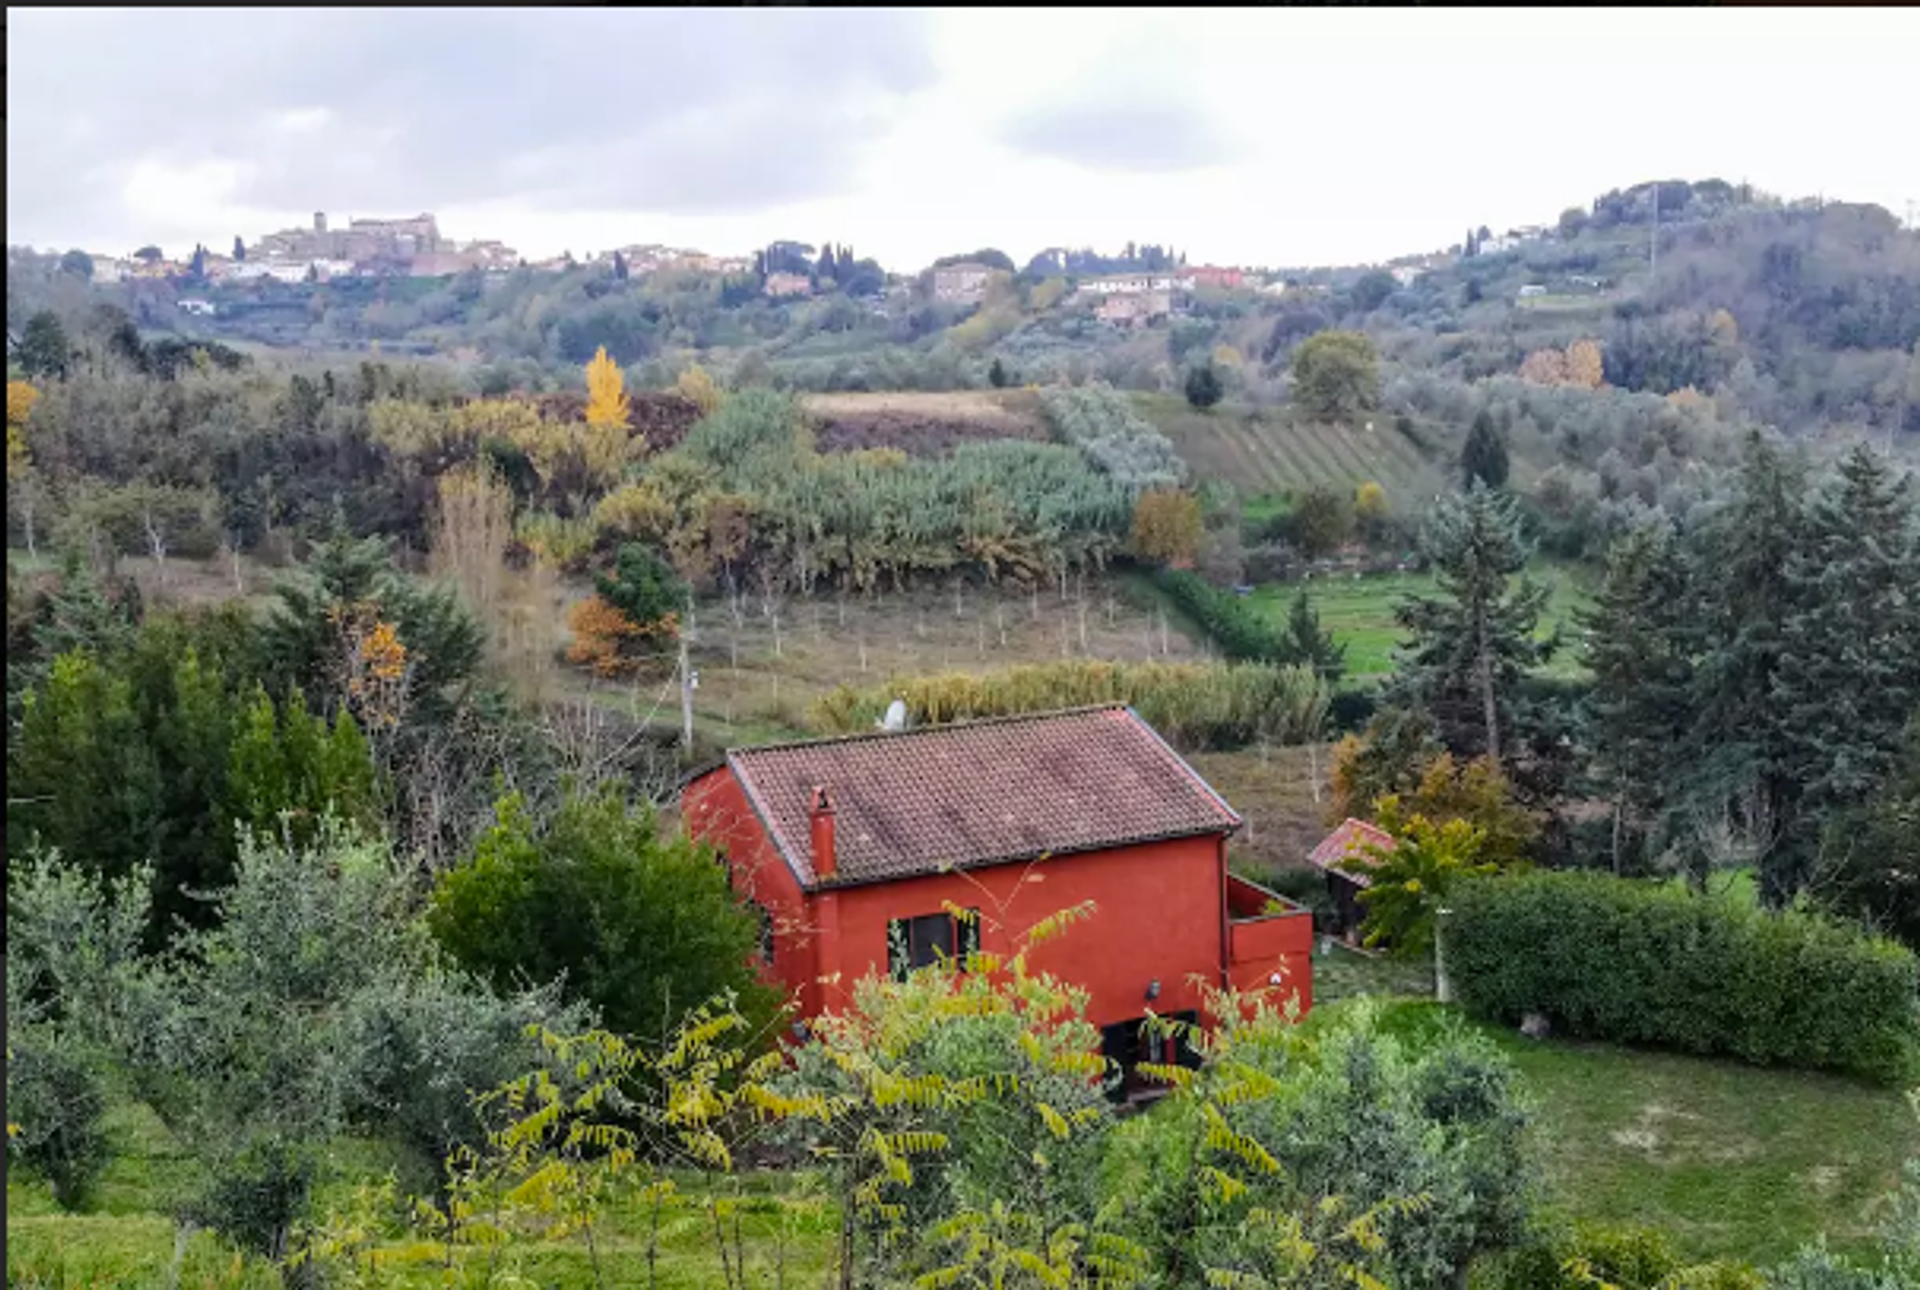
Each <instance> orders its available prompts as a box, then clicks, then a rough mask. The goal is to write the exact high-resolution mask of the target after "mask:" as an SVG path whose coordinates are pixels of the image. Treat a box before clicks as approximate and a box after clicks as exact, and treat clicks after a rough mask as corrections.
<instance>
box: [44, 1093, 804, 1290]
mask: <svg viewBox="0 0 1920 1290" xmlns="http://www.w3.org/2000/svg"><path fill="white" fill-rule="evenodd" d="M109 1129H110V1132H111V1134H112V1136H113V1140H114V1145H115V1148H116V1152H117V1154H116V1157H115V1159H114V1161H113V1163H112V1164H111V1166H110V1167H109V1168H108V1170H107V1173H106V1176H105V1177H104V1178H103V1179H102V1181H101V1183H100V1186H99V1188H98V1192H97V1195H96V1196H95V1198H94V1199H93V1201H92V1202H91V1204H90V1205H89V1206H88V1208H87V1210H86V1212H82V1213H73V1214H70V1213H66V1212H63V1211H62V1210H61V1209H60V1208H59V1206H58V1205H56V1204H55V1202H54V1200H53V1198H52V1196H51V1195H50V1194H49V1193H48V1191H47V1190H46V1188H45V1187H44V1186H43V1185H42V1184H40V1183H38V1182H34V1181H31V1180H29V1179H27V1178H26V1177H24V1176H23V1175H21V1174H18V1173H10V1174H9V1176H8V1179H7V1284H8V1285H9V1286H22V1287H35V1288H36V1290H37V1288H39V1287H46V1288H47V1290H53V1288H54V1287H59V1288H60V1290H67V1288H68V1287H79V1286H86V1287H96V1286H97V1287H108V1286H112V1287H126V1288H127V1290H145V1288H147V1287H159V1286H163V1285H165V1284H167V1280H168V1277H167V1273H168V1267H169V1264H170V1263H171V1261H172V1259H173V1254H174V1239H175V1229H174V1224H173V1221H172V1219H171V1218H170V1217H168V1207H169V1205H170V1204H171V1202H172V1200H173V1198H175V1197H177V1196H180V1195H183V1194H185V1189H186V1187H187V1185H188V1184H190V1183H191V1181H192V1175H191V1165H190V1164H189V1163H188V1161H187V1159H186V1157H185V1155H184V1154H183V1153H182V1152H181V1150H180V1148H179V1147H178V1145H177V1144H176V1143H174V1142H173V1141H172V1139H171V1138H170V1137H169V1136H168V1134H167V1131H166V1129H165V1128H164V1127H162V1126H161V1124H160V1123H159V1121H158V1120H156V1119H155V1118H154V1117H153V1116H152V1115H151V1113H149V1112H148V1111H146V1109H145V1108H143V1107H141V1106H139V1105H137V1104H132V1103H120V1104H118V1105H117V1106H116V1107H115V1108H114V1110H113V1112H112V1115H111V1118H110V1121H109ZM391 1165H392V1161H391V1159H390V1158H389V1156H388V1154H387V1153H386V1152H385V1151H384V1150H383V1149H382V1148H381V1147H380V1146H379V1145H378V1144H376V1143H371V1142H364V1141H358V1140H353V1139H343V1140H340V1141H339V1142H337V1143H336V1144H335V1145H334V1148H333V1150H332V1151H331V1152H330V1158H329V1161H328V1163H327V1167H326V1174H325V1178H326V1181H325V1182H324V1184H323V1186H322V1188H321V1191H320V1194H319V1196H320V1199H319V1206H318V1208H319V1210H320V1211H321V1212H322V1213H323V1214H324V1213H327V1212H335V1213H342V1214H344V1213H346V1212H348V1210H349V1209H350V1207H351V1206H352V1204H353V1191H354V1187H355V1185H356V1183H358V1182H360V1181H371V1180H375V1179H377V1178H379V1177H380V1176H381V1175H382V1174H383V1173H384V1172H385V1171H386V1170H387V1169H388V1168H390V1167H391ZM674 1181H675V1183H676V1186H677V1188H678V1192H679V1194H678V1197H677V1198H676V1199H675V1200H674V1201H672V1202H670V1203H669V1204H668V1205H667V1207H666V1208H665V1209H664V1210H663V1213H662V1216H661V1225H660V1243H659V1247H658V1249H657V1251H656V1258H657V1264H656V1267H657V1271H658V1274H659V1282H658V1284H659V1285H660V1286H662V1287H663V1288H667V1290H699V1288H700V1287H705V1286H711V1285H715V1284H719V1283H720V1282H721V1280H722V1273H721V1269H720V1261H719V1256H718V1254H717V1252H716V1246H715V1243H714V1238H713V1233H712V1228H711V1226H710V1220H709V1218H708V1216H707V1214H706V1212H705V1209H704V1205H705V1202H706V1201H707V1199H708V1198H709V1197H710V1196H713V1195H715V1194H721V1195H723V1198H724V1199H727V1200H731V1201H733V1202H735V1204H736V1205H737V1208H738V1212H739V1214H740V1235H741V1245H742V1248H743V1249H744V1250H745V1253H746V1257H745V1266H746V1272H747V1277H748V1280H747V1282H746V1284H749V1285H766V1286H771V1285H774V1284H776V1283H777V1280H778V1278H777V1275H776V1271H777V1268H778V1267H779V1266H780V1265H781V1264H783V1263H784V1269H785V1276H786V1277H787V1278H788V1279H789V1280H788V1283H789V1284H793V1285H799V1286H818V1285H821V1284H822V1283H823V1281H824V1279H825V1277H826V1273H827V1264H828V1259H829V1257H830V1251H831V1248H832V1242H831V1236H832V1233H833V1232H834V1231H835V1229H836V1227H837V1223H836V1221H835V1217H834V1213H833V1211H832V1209H831V1207H830V1206H829V1205H827V1204H826V1203H825V1201H824V1200H823V1199H822V1198H820V1197H819V1196H818V1195H817V1194H816V1192H815V1190H814V1188H813V1183H814V1178H813V1176H812V1175H810V1174H807V1173H804V1172H801V1173H790V1172H782V1173H772V1172H748V1173H742V1174H740V1175H738V1176H737V1177H735V1178H731V1179H728V1180H726V1182H725V1183H724V1184H723V1186H724V1187H725V1191H724V1192H723V1193H716V1192H715V1190H714V1187H713V1186H712V1185H711V1184H710V1183H708V1182H706V1181H704V1180H702V1179H700V1178H698V1177H695V1176H691V1175H678V1176H676V1177H675V1179H674ZM650 1220H651V1214H650V1213H649V1212H647V1211H645V1210H644V1209H643V1208H642V1207H641V1206H640V1205H639V1204H638V1203H637V1202H635V1201H632V1200H628V1201H626V1202H624V1203H622V1204H618V1205H615V1206H614V1207H612V1208H611V1209H610V1210H609V1211H608V1212H607V1213H606V1214H605V1215H604V1216H603V1218H602V1222H601V1230H600V1231H599V1232H598V1233H597V1235H596V1238H595V1244H596V1246H597V1247H598V1249H599V1252H600V1255H601V1257H602V1259H603V1260H604V1264H605V1266H604V1272H605V1278H606V1279H605V1282H604V1283H605V1284H609V1285H621V1286H627V1285H644V1284H647V1272H646V1264H647V1251H646V1246H647V1232H648V1229H649V1227H650V1226H651V1222H650ZM386 1248H388V1249H389V1250H394V1249H397V1248H398V1242H394V1243H391V1244H389V1245H388V1246H387V1247H386ZM518 1271H519V1273H520V1274H521V1275H522V1276H524V1277H525V1278H527V1280H526V1281H524V1282H521V1283H520V1284H531V1285H538V1286H553V1287H586V1286H592V1285H595V1284H597V1282H596V1278H595V1277H594V1275H593V1270H592V1265H591V1261H590V1259H589V1256H588V1253H587V1250H586V1248H585V1245H584V1243H583V1242H582V1241H580V1240H578V1239H570V1240H566V1241H547V1242H539V1243H535V1244H532V1245H530V1246H528V1247H526V1249H525V1251H524V1253H523V1255H522V1256H521V1262H520V1266H519V1268H518ZM179 1284H180V1285H181V1286H183V1287H192V1288H195V1290H198V1288H199V1287H210V1288H211V1287H219V1288H221V1290H228V1288H239V1287H245V1288H246V1290H253V1288H254V1287H263V1288H264V1287H278V1286H279V1285H280V1280H279V1277H278V1276H277V1275H276V1274H275V1273H274V1271H273V1269H272V1268H271V1267H269V1266H268V1265H267V1264H265V1263H264V1262H262V1261H260V1260H257V1259H253V1258H242V1257H240V1256H239V1255H237V1254H236V1253H235V1252H234V1251H233V1249H232V1248H231V1247H229V1246H225V1245H223V1244H222V1243H221V1242H220V1241H219V1240H218V1239H217V1238H216V1237H214V1236H213V1235H212V1234H211V1233H208V1232H196V1233H194V1234H193V1235H192V1236H191V1238H190V1239H189V1241H188V1243H187V1246H186V1248H185V1251H184V1253H183V1259H182V1264H181V1275H180V1280H179Z"/></svg>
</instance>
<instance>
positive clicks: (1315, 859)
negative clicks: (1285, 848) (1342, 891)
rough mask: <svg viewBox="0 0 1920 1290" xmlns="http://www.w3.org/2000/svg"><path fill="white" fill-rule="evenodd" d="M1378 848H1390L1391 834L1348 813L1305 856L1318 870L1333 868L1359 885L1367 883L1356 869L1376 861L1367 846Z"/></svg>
mask: <svg viewBox="0 0 1920 1290" xmlns="http://www.w3.org/2000/svg"><path fill="white" fill-rule="evenodd" d="M1370 845H1371V846H1376V847H1379V848H1380V849H1381V850H1383V851H1391V850H1393V848H1394V841H1393V834H1391V833H1389V832H1387V831H1386V830H1385V829H1383V828H1381V827H1380V826H1379V825H1377V824H1368V823H1367V822H1366V821H1365V820H1356V819H1354V818H1353V817H1352V816H1348V817H1347V818H1346V819H1344V820H1342V821H1341V822H1340V827H1339V828H1337V829H1335V830H1334V831H1333V832H1331V833H1329V834H1327V836H1326V837H1324V838H1322V839H1320V845H1318V846H1316V847H1315V848H1314V849H1313V850H1312V852H1311V853H1309V854H1308V856H1307V859H1308V860H1309V861H1311V862H1312V863H1313V864H1314V865H1316V866H1318V867H1319V868H1321V869H1337V870H1339V872H1340V874H1341V876H1343V877H1347V878H1351V879H1353V881H1354V882H1355V883H1357V884H1359V885H1360V886H1362V887H1365V886H1367V885H1368V882H1369V879H1368V878H1367V875H1366V874H1364V873H1362V872H1360V870H1362V869H1364V868H1366V867H1368V866H1370V865H1373V864H1376V863H1378V862H1377V861H1376V860H1375V859H1374V856H1373V854H1372V853H1371V852H1369V851H1368V850H1367V849H1366V848H1367V847H1368V846H1370Z"/></svg>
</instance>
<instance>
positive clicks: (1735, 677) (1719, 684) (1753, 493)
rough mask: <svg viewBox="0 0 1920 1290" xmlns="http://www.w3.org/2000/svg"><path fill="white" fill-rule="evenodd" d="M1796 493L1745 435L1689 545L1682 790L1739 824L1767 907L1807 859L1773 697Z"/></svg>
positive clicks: (1798, 500)
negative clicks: (1708, 521) (1733, 481)
mask: <svg viewBox="0 0 1920 1290" xmlns="http://www.w3.org/2000/svg"><path fill="white" fill-rule="evenodd" d="M1804 493H1805V476H1804V471H1803V470H1802V468H1801V467H1800V465H1799V464H1798V463H1796V462H1792V461H1789V460H1788V459H1787V458H1785V457H1784V456H1783V455H1782V454H1781V453H1780V452H1779V450H1777V449H1776V448H1774V447H1773V446H1772V445H1771V444H1770V443H1768V442H1767V441H1766V440H1765V439H1764V438H1762V437H1761V435H1760V433H1759V432H1758V431H1755V432H1754V433H1752V434H1751V435H1750V436H1749V437H1748V441H1747V445H1746V449H1745V455H1744V459H1743V461H1742V463H1741V468H1740V476H1739V492H1738V494H1737V496H1736V497H1735V499H1734V501H1733V503H1732V504H1731V505H1730V506H1729V507H1728V508H1727V509H1726V510H1725V511H1724V512H1723V513H1722V514H1721V515H1719V516H1718V517H1717V518H1716V522H1715V523H1714V524H1713V525H1712V526H1711V528H1710V529H1709V530H1708V531H1707V532H1706V533H1705V534H1704V535H1703V538H1702V540H1701V542H1700V543H1699V544H1698V546H1697V548H1696V549H1695V550H1694V552H1693V559H1694V562H1695V563H1694V573H1693V575H1692V581H1693V583H1694V585H1696V586H1697V587H1699V588H1701V590H1702V593H1703V594H1702V596H1701V597H1700V602H1699V606H1698V610H1697V613H1698V620H1699V623H1700V625H1701V628H1702V629H1703V631H1704V633H1705V641H1704V646H1703V649H1702V653H1701V658H1700V668H1699V671H1698V673H1697V676H1698V690H1699V692H1698V695H1697V698H1696V703H1697V706H1698V710H1699V713H1700V717H1699V719H1698V720H1697V721H1696V722H1695V725H1694V738H1693V740H1692V741H1691V744H1690V750H1689V756H1688V757H1687V759H1686V764H1687V767H1688V774H1687V777H1686V783H1685V785H1684V787H1685V791H1686V796H1687V799H1688V802H1689V804H1690V809H1693V810H1696V811H1701V812H1704V813H1706V814H1707V815H1708V816H1710V817H1712V818H1723V817H1725V818H1731V819H1732V820H1733V821H1734V822H1735V823H1737V824H1738V825H1739V826H1740V828H1741V830H1742V832H1743V833H1744V834H1745V835H1746V837H1747V839H1748V843H1749V846H1750V847H1751V848H1752V849H1753V850H1755V851H1757V852H1758V857H1757V864H1758V868H1759V877H1760V891H1761V896H1762V898H1763V899H1764V900H1766V901H1767V902H1768V903H1769V904H1770V905H1781V904H1784V903H1786V902H1787V901H1788V900H1789V899H1791V898H1792V895H1793V892H1794V891H1795V890H1797V889H1798V887H1799V886H1800V884H1801V882H1802V881H1803V880H1804V878H1805V876H1806V874H1807V872H1808V870H1809V868H1810V867H1811V865H1812V860H1813V848H1812V845H1811V844H1810V842H1809V840H1808V838H1807V836H1806V833H1805V830H1804V829H1803V828H1802V827H1801V824H1800V821H1799V820H1798V819H1797V815H1798V811H1799V799H1800V789H1799V784H1798V782H1797V780H1796V779H1795V778H1794V776H1793V774H1792V770H1791V766H1790V749H1789V748H1788V747H1787V746H1786V744H1785V742H1784V735H1785V723H1784V721H1783V720H1782V717H1781V713H1780V711H1779V705H1778V704H1777V702H1776V700H1775V698H1774V693H1773V684H1774V674H1775V673H1776V672H1777V671H1778V670H1779V668H1780V661H1781V658H1782V656H1783V654H1784V653H1785V650H1786V641H1785V639H1784V636H1783V630H1784V624H1785V623H1786V621H1787V619H1788V617H1789V616H1790V615H1791V614H1792V613H1793V612H1794V611H1795V610H1796V609H1797V608H1799V606H1798V604H1797V598H1796V595H1795V589H1794V586H1793V584H1792V582H1790V581H1789V579H1788V576H1787V564H1788V561H1789V559H1790V557H1791V556H1792V553H1793V551H1794V549H1795V547H1796V546H1797V545H1798V544H1799V540H1800V539H1799V531H1800V527H1801V514H1802V498H1803V496H1804Z"/></svg>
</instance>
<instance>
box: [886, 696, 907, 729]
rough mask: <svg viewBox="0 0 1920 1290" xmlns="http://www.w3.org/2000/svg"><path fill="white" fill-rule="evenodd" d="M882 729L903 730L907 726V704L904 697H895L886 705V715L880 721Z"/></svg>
mask: <svg viewBox="0 0 1920 1290" xmlns="http://www.w3.org/2000/svg"><path fill="white" fill-rule="evenodd" d="M880 728H881V729H882V730H905V729H906V728H907V704H906V700H904V699H895V700H894V701H893V702H892V703H889V704H888V705H887V715H886V716H885V717H883V718H882V719H881V721H880Z"/></svg>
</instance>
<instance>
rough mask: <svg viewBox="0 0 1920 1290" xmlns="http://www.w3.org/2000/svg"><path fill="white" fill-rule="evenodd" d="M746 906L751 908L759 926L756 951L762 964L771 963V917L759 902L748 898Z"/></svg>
mask: <svg viewBox="0 0 1920 1290" xmlns="http://www.w3.org/2000/svg"><path fill="white" fill-rule="evenodd" d="M747 904H748V905H749V906H751V907H752V909H753V914H754V917H755V918H756V919H757V920H758V921H759V924H760V936H759V942H758V944H757V945H756V947H755V948H756V949H757V951H758V952H759V955H760V961H761V962H763V963H771V962H773V915H772V913H770V912H769V911H768V909H767V907H766V906H765V905H763V904H761V903H760V902H759V901H757V900H754V899H751V898H749V899H748V900H747Z"/></svg>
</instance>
